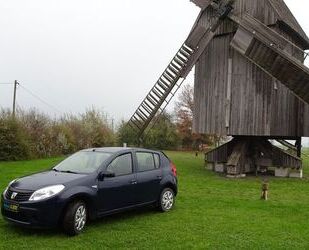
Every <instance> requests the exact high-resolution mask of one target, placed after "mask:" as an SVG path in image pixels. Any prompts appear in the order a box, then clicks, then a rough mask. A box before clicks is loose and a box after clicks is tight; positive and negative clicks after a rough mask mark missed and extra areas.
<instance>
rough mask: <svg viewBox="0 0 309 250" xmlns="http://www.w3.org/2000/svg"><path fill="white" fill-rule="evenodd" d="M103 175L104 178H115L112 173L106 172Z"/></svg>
mask: <svg viewBox="0 0 309 250" xmlns="http://www.w3.org/2000/svg"><path fill="white" fill-rule="evenodd" d="M103 175H104V177H106V178H113V177H115V176H116V174H115V173H113V172H106V173H104V174H103Z"/></svg>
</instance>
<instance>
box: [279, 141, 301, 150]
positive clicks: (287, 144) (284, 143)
mask: <svg viewBox="0 0 309 250" xmlns="http://www.w3.org/2000/svg"><path fill="white" fill-rule="evenodd" d="M276 141H277V142H279V143H280V144H281V145H283V146H285V147H287V148H289V149H292V150H294V151H296V150H297V148H296V147H295V146H294V145H293V144H291V143H289V142H287V141H285V140H276Z"/></svg>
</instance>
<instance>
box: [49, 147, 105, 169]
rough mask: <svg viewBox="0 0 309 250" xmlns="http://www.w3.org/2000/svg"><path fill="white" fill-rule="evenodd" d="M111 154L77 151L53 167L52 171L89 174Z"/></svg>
mask: <svg viewBox="0 0 309 250" xmlns="http://www.w3.org/2000/svg"><path fill="white" fill-rule="evenodd" d="M109 156H111V153H104V152H93V151H92V152H85V151H84V152H83V151H81V152H77V153H75V154H73V155H71V156H70V157H68V158H67V159H65V160H64V161H62V162H60V163H59V164H58V165H57V166H55V167H54V168H53V170H54V171H58V172H67V173H77V174H90V173H92V172H94V171H95V170H97V169H98V168H99V167H100V166H101V165H102V163H103V162H104V161H105V160H106V159H107V158H108V157H109Z"/></svg>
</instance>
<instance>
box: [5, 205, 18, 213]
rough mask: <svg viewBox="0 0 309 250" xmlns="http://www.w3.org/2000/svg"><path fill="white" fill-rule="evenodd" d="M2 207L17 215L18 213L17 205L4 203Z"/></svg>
mask: <svg viewBox="0 0 309 250" xmlns="http://www.w3.org/2000/svg"><path fill="white" fill-rule="evenodd" d="M3 207H4V209H5V210H8V211H11V212H15V213H17V212H18V211H19V205H18V204H14V203H8V202H4V204H3Z"/></svg>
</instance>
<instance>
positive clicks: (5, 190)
mask: <svg viewBox="0 0 309 250" xmlns="http://www.w3.org/2000/svg"><path fill="white" fill-rule="evenodd" d="M15 181H17V179H15V180H12V181H11V182H10V183H9V185H8V186H7V187H6V188H5V189H4V192H3V196H5V194H6V192H7V191H8V189H9V187H10V186H11V185H12V184H13V183H14V182H15Z"/></svg>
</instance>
